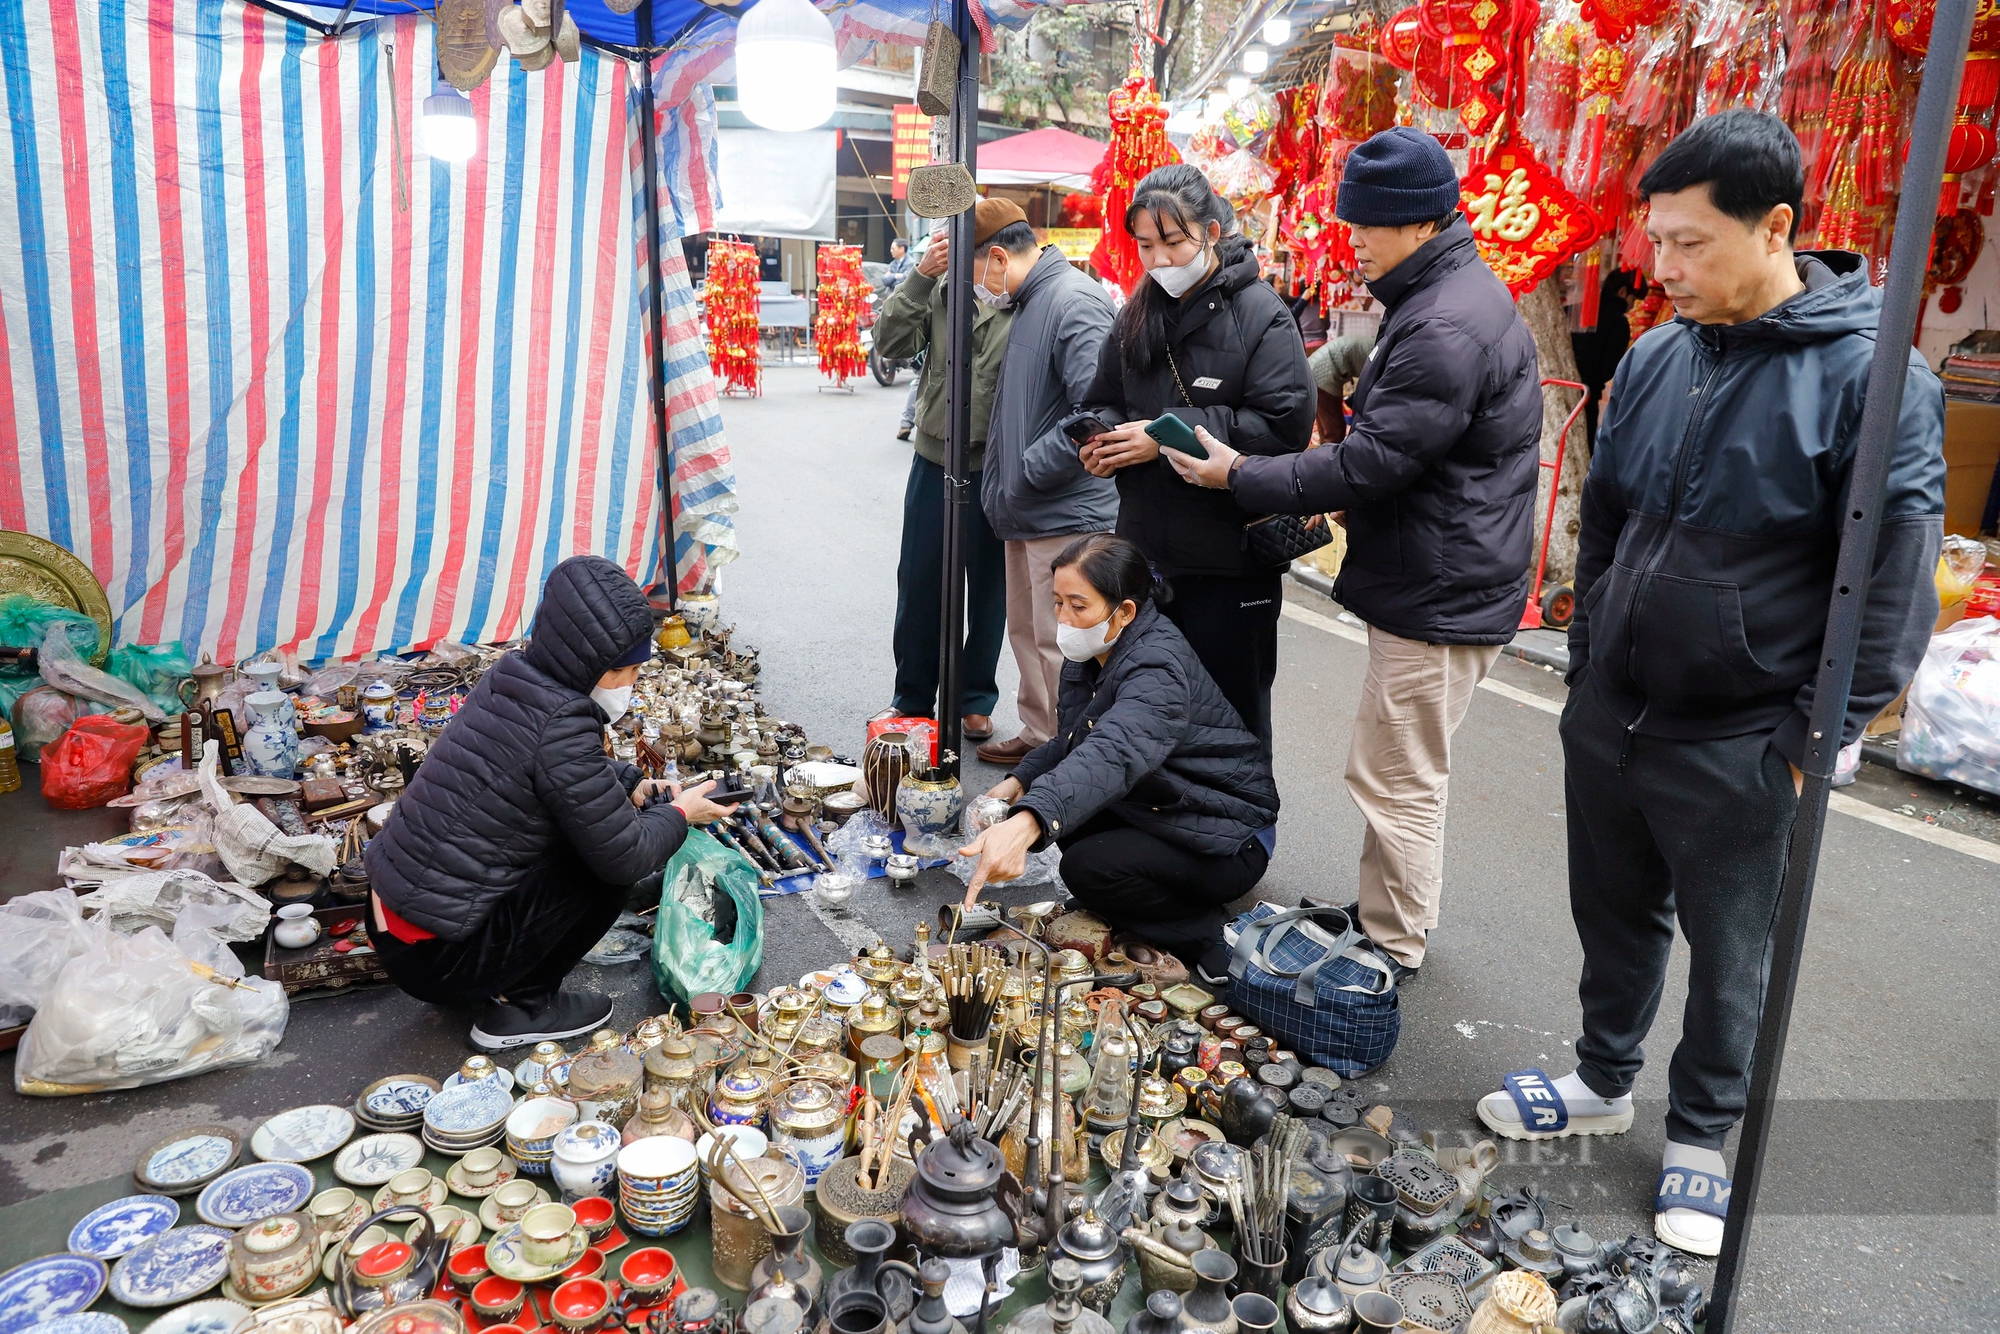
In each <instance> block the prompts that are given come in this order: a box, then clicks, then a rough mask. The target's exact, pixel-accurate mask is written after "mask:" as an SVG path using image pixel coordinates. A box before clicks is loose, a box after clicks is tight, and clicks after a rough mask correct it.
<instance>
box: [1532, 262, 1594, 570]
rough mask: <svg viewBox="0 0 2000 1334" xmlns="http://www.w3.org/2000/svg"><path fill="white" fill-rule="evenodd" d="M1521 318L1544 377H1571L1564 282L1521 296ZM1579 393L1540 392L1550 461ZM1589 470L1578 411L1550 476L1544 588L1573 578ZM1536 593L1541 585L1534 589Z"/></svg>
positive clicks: (1545, 478) (1541, 499)
mask: <svg viewBox="0 0 2000 1334" xmlns="http://www.w3.org/2000/svg"><path fill="white" fill-rule="evenodd" d="M1516 304H1517V305H1518V306H1519V307H1520V311H1521V318H1522V319H1523V320H1526V321H1527V324H1528V331H1529V332H1530V333H1532V334H1533V335H1534V336H1535V351H1536V353H1537V354H1538V355H1539V357H1540V359H1541V363H1542V378H1543V379H1544V380H1572V381H1573V380H1575V379H1576V378H1577V370H1576V350H1575V348H1574V347H1573V346H1571V344H1570V341H1569V317H1568V315H1567V313H1566V312H1565V311H1564V310H1563V303H1562V284H1561V282H1560V281H1559V280H1558V279H1556V278H1554V277H1551V278H1548V279H1545V280H1544V281H1543V282H1542V284H1541V286H1539V287H1537V288H1536V289H1535V290H1534V291H1532V292H1530V293H1528V294H1527V295H1526V296H1524V297H1522V298H1521V299H1520V301H1519V302H1518V303H1516ZM1581 396H1582V395H1581V393H1580V392H1579V391H1578V390H1575V389H1559V388H1556V387H1554V386H1551V387H1549V388H1547V389H1545V390H1543V392H1542V458H1543V459H1544V460H1546V461H1548V462H1550V463H1553V462H1554V461H1555V457H1556V440H1557V437H1558V436H1560V435H1561V434H1562V424H1563V418H1565V417H1567V416H1568V415H1569V413H1570V409H1572V408H1574V407H1575V406H1576V404H1577V400H1578V399H1579V398H1580V397H1581ZM1589 471H1590V442H1589V440H1588V439H1587V438H1586V436H1585V434H1584V429H1583V414H1581V413H1578V414H1577V418H1576V421H1575V423H1574V424H1573V425H1572V426H1571V427H1570V431H1569V444H1568V446H1567V447H1566V448H1565V449H1564V450H1563V463H1562V476H1561V477H1559V478H1555V479H1554V485H1555V487H1556V509H1555V523H1554V525H1553V526H1554V535H1553V536H1552V537H1550V538H1549V564H1548V569H1547V571H1546V572H1545V573H1544V574H1543V575H1542V584H1543V586H1544V587H1547V586H1549V585H1553V584H1570V583H1574V581H1575V579H1576V535H1577V532H1578V530H1579V529H1580V528H1581V527H1582V523H1581V520H1580V517H1579V507H1580V505H1581V503H1582V499H1583V478H1584V474H1585V473H1587V472H1589ZM1552 476H1553V474H1552V471H1551V470H1550V469H1547V468H1544V469H1541V484H1540V485H1539V486H1537V487H1536V488H1535V552H1534V553H1533V554H1531V556H1530V560H1533V559H1534V558H1535V557H1536V556H1539V554H1540V551H1541V541H1542V527H1543V517H1544V516H1545V515H1547V514H1548V512H1549V486H1550V483H1551V477H1552ZM1533 596H1535V597H1536V598H1539V597H1540V596H1541V589H1535V590H1533Z"/></svg>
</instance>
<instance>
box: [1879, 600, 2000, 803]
mask: <svg viewBox="0 0 2000 1334" xmlns="http://www.w3.org/2000/svg"><path fill="white" fill-rule="evenodd" d="M1896 765H1897V767H1898V768H1900V769H1902V770H1904V771H1905V772H1907V773H1913V774H1922V775H1924V776H1925V777H1926V778H1938V779H1946V780H1949V781H1951V782H1954V783H1963V784H1965V785H1966V786H1967V787H1976V788H1978V789H1980V790H1981V791H1982V792H1994V793H2000V620H1996V619H1994V618H1993V617H1991V616H1981V617H1978V618H1977V619H1975V620H1967V621H1960V622H1959V623H1958V624H1956V625H1953V626H1950V627H1948V628H1947V629H1944V630H1941V631H1939V632H1938V633H1937V634H1935V635H1932V636H1931V644H1930V647H1929V648H1928V649H1926V650H1925V652H1924V660H1923V662H1922V664H1921V665H1919V666H1918V668H1917V676H1916V679H1915V680H1914V681H1912V682H1910V697H1909V701H1908V703H1906V704H1905V705H1904V706H1903V734H1902V740H1901V742H1900V744H1899V745H1898V747H1897V755H1896Z"/></svg>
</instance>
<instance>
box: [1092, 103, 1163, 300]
mask: <svg viewBox="0 0 2000 1334" xmlns="http://www.w3.org/2000/svg"><path fill="white" fill-rule="evenodd" d="M1110 113H1111V147H1110V149H1109V150H1108V151H1107V152H1106V153H1105V154H1104V165H1108V167H1109V171H1108V173H1107V180H1106V182H1105V188H1104V189H1103V191H1102V193H1103V195H1104V233H1103V235H1101V236H1100V237H1098V240H1097V248H1096V249H1095V250H1093V251H1092V252H1091V255H1090V262H1091V263H1092V264H1095V265H1096V266H1097V271H1098V272H1099V273H1102V274H1106V275H1108V276H1109V277H1110V278H1111V279H1112V280H1113V281H1115V282H1116V283H1117V284H1118V285H1119V286H1120V287H1122V288H1124V289H1125V290H1126V291H1127V292H1128V293H1129V292H1130V291H1131V290H1132V289H1133V288H1135V287H1137V286H1138V285H1139V280H1140V279H1141V278H1143V277H1145V269H1144V268H1143V267H1142V266H1141V265H1140V263H1139V244H1138V242H1136V241H1134V240H1133V239H1132V234H1131V233H1130V232H1128V231H1126V230H1125V210H1126V209H1127V208H1128V207H1129V206H1130V205H1131V203H1132V191H1133V189H1134V188H1135V187H1136V186H1137V185H1138V184H1139V182H1140V181H1142V180H1144V179H1145V178H1146V173H1147V172H1149V171H1151V170H1152V169H1153V168H1155V167H1164V166H1167V165H1168V164H1169V163H1174V162H1179V161H1180V160H1181V155H1180V153H1179V152H1177V151H1176V150H1175V148H1174V146H1173V145H1172V144H1170V143H1168V142H1167V109H1166V107H1165V106H1164V105H1163V104H1162V103H1161V102H1160V95H1159V94H1158V93H1156V92H1154V91H1153V81H1152V80H1151V79H1149V78H1147V77H1146V76H1145V75H1143V74H1140V73H1139V72H1138V71H1136V70H1134V71H1133V72H1132V73H1131V74H1128V75H1127V76H1126V77H1125V83H1124V85H1123V86H1122V87H1119V88H1114V89H1112V90H1111V96H1110ZM1092 184H1093V185H1095V184H1096V182H1095V181H1094V180H1093V182H1092Z"/></svg>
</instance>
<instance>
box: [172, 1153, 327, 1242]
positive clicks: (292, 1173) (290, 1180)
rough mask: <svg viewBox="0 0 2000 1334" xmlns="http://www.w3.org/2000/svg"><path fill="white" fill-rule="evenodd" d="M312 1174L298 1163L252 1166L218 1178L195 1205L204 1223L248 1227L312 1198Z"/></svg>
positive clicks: (204, 1191)
mask: <svg viewBox="0 0 2000 1334" xmlns="http://www.w3.org/2000/svg"><path fill="white" fill-rule="evenodd" d="M312 1193H313V1174H312V1173H311V1172H308V1171H306V1169H305V1168H303V1167H300V1166H299V1165H298V1164H296V1163H252V1164H251V1165H250V1166H248V1167H239V1168H237V1169H236V1170H235V1171H234V1172H230V1173H228V1174H226V1175H224V1176H220V1177H217V1178H216V1179H215V1180H214V1181H211V1182H210V1183H209V1184H208V1187H207V1188H206V1189H204V1190H203V1191H202V1193H201V1195H200V1196H199V1197H198V1198H197V1199H196V1200H195V1202H194V1211H195V1212H196V1213H197V1214H200V1215H201V1221H202V1222H204V1223H213V1224H215V1225H216V1226H217V1227H249V1226H250V1225H251V1224H252V1223H258V1222H262V1221H263V1220H264V1219H266V1218H269V1217H270V1216H271V1215H272V1214H288V1213H291V1212H292V1211H293V1210H295V1209H297V1208H298V1207H299V1206H300V1205H302V1204H304V1203H305V1202H306V1201H307V1200H309V1199H311V1198H312Z"/></svg>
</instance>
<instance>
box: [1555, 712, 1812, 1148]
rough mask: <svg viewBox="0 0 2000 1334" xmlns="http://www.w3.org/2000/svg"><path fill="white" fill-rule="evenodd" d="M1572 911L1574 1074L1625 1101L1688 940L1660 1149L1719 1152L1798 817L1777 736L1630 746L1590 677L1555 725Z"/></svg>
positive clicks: (1738, 1091)
mask: <svg viewBox="0 0 2000 1334" xmlns="http://www.w3.org/2000/svg"><path fill="white" fill-rule="evenodd" d="M1561 731H1562V742H1563V757H1564V760H1565V763H1566V765H1567V769H1566V774H1565V777H1564V787H1565V791H1566V794H1567V802H1568V806H1569V901H1570V913H1571V915H1572V916H1573V917H1574V918H1575V919H1576V933H1577V936H1578V938H1579V939H1580V940H1581V941H1582V943H1583V979H1582V981H1581V982H1579V983H1578V985H1577V994H1578V996H1579V998H1580V999H1581V1000H1582V1002H1583V1036H1582V1037H1581V1038H1579V1039H1578V1040H1577V1044H1576V1055H1577V1073H1578V1074H1579V1075H1580V1076H1581V1077H1582V1079H1583V1082H1584V1083H1586V1084H1588V1085H1589V1086H1590V1087H1591V1088H1592V1089H1593V1090H1595V1091H1596V1092H1597V1093H1598V1094H1599V1095H1600V1096H1603V1097H1607V1098H1612V1097H1617V1096H1618V1095H1620V1094H1622V1093H1626V1092H1628V1091H1630V1089H1631V1088H1632V1084H1633V1081H1635V1080H1636V1079H1637V1078H1638V1077H1639V1069H1640V1067H1641V1066H1642V1065H1643V1064H1644V1063H1645V1051H1644V1050H1643V1048H1642V1047H1641V1046H1640V1044H1641V1042H1643V1041H1644V1039H1645V1037H1646V1033H1647V1030H1648V1029H1650V1028H1651V1027H1652V1026H1653V1015H1654V1013H1655V1012H1656V1011H1657V1010H1658V1009H1659V1006H1660V994H1661V992H1662V990H1663V989H1664V987H1665V985H1666V979H1667V956H1668V955H1669V954H1670V953H1671V952H1672V950H1673V944H1674V924H1675V922H1676V921H1677V920H1678V922H1679V924H1680V929H1681V934H1682V935H1684V936H1686V937H1687V942H1688V950H1689V953H1690V956H1691V958H1690V961H1689V968H1688V996H1687V1009H1686V1011H1685V1012H1684V1013H1683V1014H1682V1016H1681V1040H1680V1045H1679V1046H1677V1047H1675V1048H1674V1055H1673V1061H1672V1063H1671V1064H1670V1065H1669V1066H1668V1068H1667V1108H1668V1110H1667V1138H1669V1139H1671V1140H1673V1141H1674V1142H1676V1143H1679V1144H1695V1145H1701V1146H1704V1147H1706V1148H1712V1149H1719V1148H1721V1147H1722V1144H1723V1140H1724V1137H1725V1136H1727V1135H1728V1133H1729V1128H1730V1127H1731V1126H1733V1125H1735V1124H1736V1122H1737V1121H1738V1120H1739V1119H1740V1118H1741V1117H1742V1115H1743V1108H1744V1105H1745V1103H1746V1102H1747V1101H1748V1087H1749V1076H1750V1060H1751V1056H1752V1055H1753V1053H1754V1050H1755V1047H1756V1042H1757V1022H1758V1017H1759V1015H1760V1014H1761V1013H1762V1011H1763V1005H1764V987H1765V983H1766V982H1767V980H1768V978H1769V974H1770V959H1771V930H1772V926H1773V924H1774V919H1775V914H1776V911H1777V904H1778V884H1779V881H1781V880H1782V879H1783V878H1784V872H1785V848H1786V841H1787V840H1788V839H1789V838H1790V836H1791V830H1792V819H1793V817H1794V815H1796V814H1797V812H1798V796H1797V794H1796V793H1795V792H1794V791H1793V788H1792V775H1791V768H1790V766H1789V765H1788V764H1787V762H1786V760H1785V757H1784V756H1782V755H1780V754H1779V753H1778V752H1777V751H1776V750H1775V749H1773V748H1772V746H1771V744H1770V743H1771V733H1769V732H1753V733H1749V734H1746V735H1743V736H1732V737H1719V738H1715V739H1712V740H1703V741H1671V740H1667V739H1664V738H1660V737H1649V736H1628V734H1627V733H1626V730H1625V728H1624V725H1623V724H1622V723H1621V722H1620V721H1619V720H1618V719H1617V718H1616V717H1615V716H1614V715H1613V714H1612V713H1611V712H1610V711H1609V710H1607V709H1606V708H1605V706H1604V705H1603V703H1602V702H1600V701H1599V699H1598V697H1597V693H1596V691H1595V690H1593V689H1592V688H1591V683H1590V677H1589V675H1588V673H1587V672H1586V674H1585V676H1584V678H1583V679H1582V680H1581V681H1579V682H1578V683H1577V686H1576V688H1575V689H1574V690H1572V691H1571V692H1570V698H1569V703H1568V704H1567V705H1566V706H1565V707H1564V709H1563V716H1562V728H1561Z"/></svg>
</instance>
